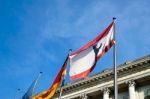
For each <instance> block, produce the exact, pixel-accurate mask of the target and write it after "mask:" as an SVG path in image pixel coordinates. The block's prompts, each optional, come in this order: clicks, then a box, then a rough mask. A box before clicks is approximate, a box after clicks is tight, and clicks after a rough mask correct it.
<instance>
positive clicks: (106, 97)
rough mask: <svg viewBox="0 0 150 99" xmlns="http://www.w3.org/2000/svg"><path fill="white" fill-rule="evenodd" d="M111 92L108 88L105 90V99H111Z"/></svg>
mask: <svg viewBox="0 0 150 99" xmlns="http://www.w3.org/2000/svg"><path fill="white" fill-rule="evenodd" d="M109 92H110V90H109V89H108V88H104V89H103V99H109Z"/></svg>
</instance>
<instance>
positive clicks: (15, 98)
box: [14, 89, 20, 99]
mask: <svg viewBox="0 0 150 99" xmlns="http://www.w3.org/2000/svg"><path fill="white" fill-rule="evenodd" d="M19 92H20V89H17V92H16V95H15V97H14V99H17V95H18V94H19Z"/></svg>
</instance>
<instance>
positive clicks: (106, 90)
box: [101, 87, 110, 94]
mask: <svg viewBox="0 0 150 99" xmlns="http://www.w3.org/2000/svg"><path fill="white" fill-rule="evenodd" d="M101 91H103V93H104V94H105V93H107V94H109V93H110V90H109V88H107V87H106V88H103V89H101Z"/></svg>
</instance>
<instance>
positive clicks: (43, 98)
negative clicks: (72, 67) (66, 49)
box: [32, 56, 68, 99]
mask: <svg viewBox="0 0 150 99" xmlns="http://www.w3.org/2000/svg"><path fill="white" fill-rule="evenodd" d="M67 63H68V56H67V58H66V60H65V62H64V64H63V66H62V68H61V70H60V71H59V73H58V75H57V76H56V78H55V80H54V82H53V84H52V86H51V87H50V88H49V89H48V90H46V91H44V92H42V93H39V94H38V95H35V96H33V97H32V99H51V98H52V97H53V96H54V94H55V92H56V90H57V88H58V87H59V86H60V84H61V82H62V80H63V78H64V76H65V75H66V68H67Z"/></svg>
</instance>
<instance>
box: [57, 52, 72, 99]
mask: <svg viewBox="0 0 150 99" xmlns="http://www.w3.org/2000/svg"><path fill="white" fill-rule="evenodd" d="M71 52H72V49H69V55H70V54H71ZM68 63H69V61H68ZM68 63H67V65H68ZM64 82H65V77H63V80H62V82H61V88H60V93H59V98H58V99H61V95H62V91H63V86H64Z"/></svg>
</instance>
